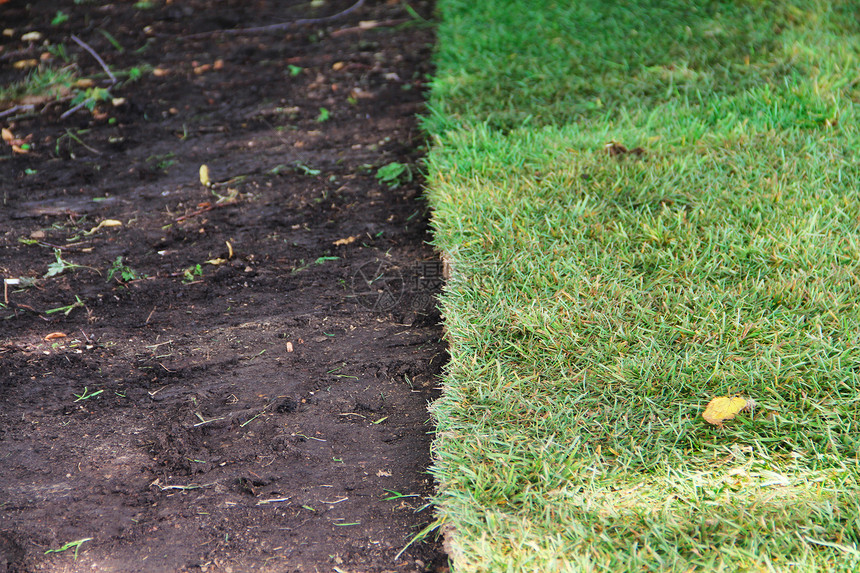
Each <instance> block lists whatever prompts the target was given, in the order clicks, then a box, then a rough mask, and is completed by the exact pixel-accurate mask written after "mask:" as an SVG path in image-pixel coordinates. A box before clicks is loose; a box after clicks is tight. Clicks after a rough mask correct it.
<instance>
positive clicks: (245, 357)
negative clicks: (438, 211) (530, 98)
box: [0, 0, 446, 572]
mask: <svg viewBox="0 0 860 573" xmlns="http://www.w3.org/2000/svg"><path fill="white" fill-rule="evenodd" d="M350 5H351V3H350V2H348V1H347V2H343V1H340V0H326V1H325V2H319V3H317V2H313V3H307V2H303V3H293V2H277V1H274V0H258V1H254V2H238V1H232V0H229V1H226V2H211V1H207V0H188V1H181V2H180V1H173V2H170V1H169V0H168V1H162V0H159V1H155V2H137V3H131V2H124V3H113V4H102V3H93V2H81V3H80V4H78V3H76V2H74V1H73V0H68V1H61V2H48V1H34V2H28V3H25V2H18V1H16V0H12V1H11V2H9V3H7V4H3V5H0V15H2V26H0V27H2V28H5V29H8V30H10V31H11V32H8V33H5V34H4V35H3V36H0V48H2V50H0V84H3V85H6V84H9V83H10V82H12V81H16V80H20V79H23V78H24V77H26V75H27V73H30V72H32V68H31V69H29V70H28V69H27V68H22V69H17V68H16V67H15V66H14V64H15V63H16V62H20V61H25V60H28V59H35V60H38V61H39V62H41V63H40V65H41V66H42V67H47V66H52V67H54V68H59V67H61V66H69V67H70V70H71V71H73V72H74V74H75V75H76V77H77V78H87V79H90V80H92V81H93V84H92V86H91V87H90V88H89V89H90V90H91V91H90V92H86V91H85V89H84V88H82V87H81V85H78V86H77V87H75V88H73V92H72V93H70V94H69V95H68V96H67V97H66V99H64V100H61V101H59V102H56V101H48V100H45V99H42V100H40V99H39V98H31V99H29V100H25V99H17V100H15V101H11V100H7V101H4V102H0V111H2V110H6V109H9V108H11V107H12V106H14V105H31V106H32V107H21V108H18V109H17V111H15V112H13V113H10V114H7V115H6V116H4V117H2V118H0V124H2V126H3V127H4V128H6V130H7V131H8V134H9V136H11V138H10V137H8V136H7V140H8V141H4V142H0V181H2V183H0V186H2V191H1V192H0V195H2V208H0V246H2V250H0V275H2V277H3V278H4V279H11V282H10V284H7V285H5V286H6V290H5V292H4V295H3V296H4V298H3V299H2V306H0V572H24V571H129V572H131V571H224V572H227V571H234V572H239V571H350V572H357V571H368V572H376V571H410V572H412V571H443V570H445V569H446V558H445V556H444V554H443V553H442V552H441V548H440V547H439V545H438V544H437V543H436V542H435V541H433V540H432V539H428V540H424V541H419V542H416V543H415V544H413V545H411V546H410V547H409V548H408V549H406V550H405V551H404V552H403V553H402V555H401V556H400V557H399V558H395V557H396V555H397V554H398V553H399V552H400V551H401V549H403V547H404V546H405V545H406V544H407V542H408V541H409V540H410V539H411V538H412V537H413V536H414V535H415V534H416V533H418V532H419V531H420V530H421V529H422V528H423V527H425V526H426V525H427V524H428V523H430V522H431V520H432V515H431V511H432V510H431V509H428V508H426V507H425V506H426V504H427V500H428V496H429V495H430V494H431V492H432V481H431V478H430V477H429V475H428V474H427V473H426V469H427V466H428V464H429V455H430V454H429V449H430V433H431V432H432V426H431V425H430V421H429V415H428V413H427V404H428V402H430V401H432V400H433V399H434V397H435V396H436V395H437V389H436V386H437V383H438V380H437V376H438V374H439V372H440V369H441V367H442V365H443V363H444V361H445V359H446V354H445V345H444V343H443V342H442V340H441V330H440V326H439V320H438V319H439V316H438V313H437V312H436V310H435V306H434V301H433V296H434V294H435V292H436V291H437V290H438V288H439V285H440V280H441V277H440V276H439V275H440V272H439V271H440V267H439V264H438V261H437V260H436V258H435V256H434V253H433V251H432V249H431V248H430V247H429V246H428V245H427V241H428V239H429V237H428V234H427V208H426V205H425V203H424V202H423V201H422V199H421V180H420V177H419V175H418V171H417V169H416V162H417V161H418V160H419V159H420V156H421V146H422V143H423V142H422V138H421V134H420V132H419V131H418V129H417V126H416V114H417V113H420V112H421V110H422V105H423V98H422V90H423V87H424V82H425V79H426V74H427V73H428V72H429V69H428V59H429V55H430V53H431V49H432V41H433V36H432V30H431V29H429V28H428V27H426V26H425V25H423V22H422V21H421V20H419V19H416V18H415V17H414V13H412V12H411V11H410V9H409V8H407V7H406V6H405V5H404V4H402V3H400V2H397V1H394V2H392V1H388V2H383V1H370V2H368V3H367V4H365V5H363V6H360V7H359V8H358V9H357V10H355V11H354V12H352V13H349V14H348V15H345V16H343V17H340V18H337V19H334V20H326V21H322V22H317V23H315V24H314V23H310V24H308V23H306V24H303V25H299V26H292V27H287V28H286V29H283V30H278V31H272V32H258V33H250V34H226V33H221V32H218V31H219V30H226V29H235V28H238V27H249V26H262V25H268V24H273V23H279V22H290V21H295V20H301V19H313V18H322V17H325V16H328V15H331V14H336V13H338V12H341V11H343V10H345V9H347V8H349V7H350ZM410 7H411V8H412V9H414V10H416V11H417V12H418V13H419V14H421V15H422V16H424V17H429V15H430V11H431V6H430V4H429V3H428V2H421V1H418V2H412V3H410ZM59 13H62V14H64V15H65V16H67V18H66V19H63V18H62V17H60V18H58V14H59ZM52 22H53V23H52ZM32 31H37V32H39V33H40V34H41V38H40V39H38V40H29V41H28V40H22V35H23V34H26V33H27V32H32ZM210 32H211V33H210ZM200 33H210V34H208V35H203V36H193V37H192V35H194V34H200ZM72 35H75V37H77V38H79V39H80V40H81V42H82V43H84V44H86V45H87V46H89V47H90V48H92V50H93V51H94V52H95V54H97V55H98V56H99V57H100V58H101V59H102V60H103V61H104V63H105V65H106V66H108V67H109V69H110V70H111V71H112V73H115V75H116V77H117V78H118V80H119V81H118V82H117V83H116V84H111V83H110V79H109V77H108V76H107V74H106V73H105V71H104V69H103V67H102V65H101V64H100V63H99V62H98V61H97V59H96V58H95V57H93V55H91V54H89V53H88V52H87V51H86V50H85V49H84V47H83V46H82V45H80V44H77V43H75V42H74V41H72V40H71V36H72ZM58 46H63V51H60V48H58ZM49 47H50V49H49ZM43 54H47V56H46V55H43ZM64 58H68V60H67V61H66V60H65V59H64ZM135 69H136V70H138V71H139V72H142V73H141V74H140V78H139V79H137V80H136V81H128V80H129V78H130V77H132V76H133V75H134V74H136V73H137V72H134V71H133V70H135ZM84 85H85V84H84ZM92 88H104V89H107V90H108V92H109V94H110V97H101V95H100V92H98V91H94V90H93V89H92ZM74 90H77V91H74ZM76 93H77V94H80V93H84V94H85V95H86V94H87V93H89V94H90V95H91V96H95V98H96V101H90V102H86V101H84V103H85V105H84V106H82V107H80V108H79V109H78V110H77V111H74V112H72V113H66V112H68V111H69V110H70V109H72V108H74V107H75V105H76V104H77V103H80V98H79V100H77V101H76V100H74V99H71V98H72V97H74V94H76ZM60 97H64V96H63V95H61V96H60ZM28 102H29V103H28ZM87 104H88V105H87ZM89 107H92V109H89ZM64 114H65V116H64ZM392 164H394V165H393V166H392ZM201 165H206V166H207V167H208V171H209V178H210V180H211V181H212V182H213V186H212V187H207V186H205V185H203V184H202V183H201V181H200V178H199V170H200V167H201ZM386 166H389V167H388V168H387V170H383V172H382V173H381V174H380V173H379V169H380V168H382V167H386ZM380 175H382V177H380ZM104 221H116V222H118V223H119V224H117V225H115V226H108V225H110V223H109V224H107V225H104V224H103V225H102V226H101V227H99V225H100V223H103V222H104ZM73 265H78V266H73ZM422 508H424V509H422ZM81 539H88V540H87V541H85V542H83V543H81V544H80V546H79V550H78V552H77V556H75V550H74V549H73V548H70V549H67V550H66V551H62V552H52V553H46V551H48V550H51V549H60V548H62V547H63V546H64V545H65V544H67V543H69V542H73V541H77V540H81Z"/></svg>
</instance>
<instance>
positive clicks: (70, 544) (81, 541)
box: [45, 537, 92, 561]
mask: <svg viewBox="0 0 860 573" xmlns="http://www.w3.org/2000/svg"><path fill="white" fill-rule="evenodd" d="M91 540H92V537H84V538H83V539H78V540H77V541H69V542H68V543H66V544H65V545H63V546H62V547H60V548H59V549H48V550H47V551H45V555H47V554H48V553H62V552H63V551H66V550H67V549H72V548H74V549H75V561H77V560H78V550H79V549H80V548H81V545H83V544H84V543H86V542H87V541H91Z"/></svg>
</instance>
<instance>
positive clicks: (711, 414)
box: [702, 396, 751, 426]
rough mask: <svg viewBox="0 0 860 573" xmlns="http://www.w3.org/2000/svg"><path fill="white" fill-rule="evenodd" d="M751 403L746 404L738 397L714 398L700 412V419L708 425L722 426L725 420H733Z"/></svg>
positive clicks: (745, 401)
mask: <svg viewBox="0 0 860 573" xmlns="http://www.w3.org/2000/svg"><path fill="white" fill-rule="evenodd" d="M750 403H751V401H750V402H747V400H745V399H744V398H741V397H740V396H735V397H734V398H729V397H728V396H720V397H719V398H714V399H713V400H711V401H710V402H709V403H708V406H707V408H705V411H704V412H702V417H703V418H704V419H705V421H706V422H708V423H709V424H714V425H717V426H722V425H723V422H725V421H726V420H731V419H732V418H734V417H735V416H736V415H737V413H738V412H740V411H741V410H745V409H747V408H748V407H749V405H750Z"/></svg>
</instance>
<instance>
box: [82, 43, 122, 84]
mask: <svg viewBox="0 0 860 573" xmlns="http://www.w3.org/2000/svg"><path fill="white" fill-rule="evenodd" d="M72 40H74V41H75V43H77V44H78V45H79V46H80V47H82V48H83V49H85V50H86V51H87V52H89V53H90V55H91V56H92V57H94V58H95V59H96V61H97V62H98V63H99V65H100V66H101V67H102V69H103V70H104V71H105V73H106V74H107V75H108V77H109V78H110V83H111V84H115V83H116V82H117V79H116V76H115V75H113V73H111V71H110V68H108V66H107V64H106V63H105V61H104V60H103V59H101V57H99V55H98V54H97V53H96V51H95V50H93V49H92V48H90V47H89V45H87V43H86V42H84V41H83V40H81V39H80V38H78V37H77V36H75V35H74V34H72Z"/></svg>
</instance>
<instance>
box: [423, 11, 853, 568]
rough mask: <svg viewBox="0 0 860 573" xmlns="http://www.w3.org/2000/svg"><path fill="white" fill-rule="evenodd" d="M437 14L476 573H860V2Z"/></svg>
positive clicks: (441, 199) (447, 466) (435, 188)
mask: <svg viewBox="0 0 860 573" xmlns="http://www.w3.org/2000/svg"><path fill="white" fill-rule="evenodd" d="M439 13H440V17H441V19H442V22H441V25H440V28H439V48H438V51H437V55H436V63H437V66H438V69H437V74H436V77H435V79H434V84H433V91H432V95H431V109H432V111H431V113H430V114H429V115H428V117H427V118H426V120H425V127H426V128H427V130H428V131H429V133H430V134H431V135H432V138H433V149H432V152H431V154H430V156H429V159H428V165H429V180H428V181H429V191H428V194H429V197H430V201H431V203H432V206H433V208H434V210H435V215H434V220H433V224H434V228H435V234H436V235H435V237H436V238H435V241H436V246H437V247H438V248H439V249H440V251H442V252H443V253H444V254H445V256H446V257H447V259H448V261H449V263H450V268H451V277H450V280H449V282H448V286H447V288H446V292H445V295H444V299H443V301H442V306H443V311H444V315H445V320H446V326H447V333H448V340H449V343H450V352H451V361H450V364H449V366H448V369H447V372H446V377H445V381H444V388H445V391H444V397H443V398H442V399H441V400H439V401H438V402H437V403H436V405H435V406H434V415H435V417H436V420H437V422H438V429H437V432H438V433H437V437H436V441H435V444H434V455H435V459H436V463H435V468H434V473H435V476H436V479H437V480H438V484H439V492H438V497H437V503H438V512H439V514H438V522H437V523H438V524H440V525H441V529H442V530H443V531H444V532H445V533H446V536H447V538H448V541H449V546H450V549H451V551H452V554H453V558H454V564H455V570H456V571H457V572H463V571H491V572H496V571H672V570H675V571H688V570H701V571H787V570H792V571H856V570H858V569H860V463H858V456H860V431H858V430H860V428H858V424H860V278H858V270H860V228H858V227H860V162H858V150H860V136H858V128H857V121H858V113H857V111H858V109H857V108H858V103H860V71H858V70H860V23H858V18H857V17H856V15H857V14H858V13H860V2H857V1H850V2H815V1H796V2H786V1H777V2H757V1H752V0H749V1H736V2H705V1H695V2H664V1H659V2H658V1H656V0H655V1H646V2H614V3H607V2H601V1H598V0H583V1H579V2H552V1H549V0H544V1H540V2H535V1H525V0H508V1H505V2H501V1H498V0H494V1H488V2H468V1H464V0H440V2H439ZM720 396H741V397H743V398H745V399H746V400H749V401H751V403H750V404H749V405H750V406H752V405H753V404H752V402H754V404H755V406H754V407H752V408H750V409H749V411H745V412H740V413H739V414H738V415H737V417H736V418H734V419H733V420H730V421H727V422H725V424H724V425H723V426H718V425H712V424H710V423H708V422H706V421H705V420H704V419H703V418H702V413H703V411H704V409H705V407H706V405H707V404H708V403H709V401H710V400H711V399H713V398H715V397H720Z"/></svg>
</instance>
